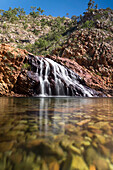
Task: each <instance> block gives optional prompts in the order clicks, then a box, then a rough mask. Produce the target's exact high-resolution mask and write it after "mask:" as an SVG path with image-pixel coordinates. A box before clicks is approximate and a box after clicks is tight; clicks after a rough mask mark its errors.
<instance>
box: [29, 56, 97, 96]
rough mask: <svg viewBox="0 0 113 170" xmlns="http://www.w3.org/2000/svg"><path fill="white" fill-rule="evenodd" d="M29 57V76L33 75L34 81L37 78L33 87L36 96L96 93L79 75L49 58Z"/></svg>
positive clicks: (87, 94) (89, 94) (91, 94)
mask: <svg viewBox="0 0 113 170" xmlns="http://www.w3.org/2000/svg"><path fill="white" fill-rule="evenodd" d="M29 58H30V59H29V63H30V64H31V66H32V67H31V71H29V77H30V78H33V77H35V81H36V80H37V79H38V80H37V86H35V88H34V94H35V95H36V96H37V95H38V96H84V97H92V96H96V95H97V94H96V93H95V91H94V90H92V89H91V88H89V87H87V86H86V85H85V82H84V81H83V80H82V79H81V78H80V76H78V75H77V74H76V73H74V72H73V71H72V70H70V69H68V68H67V67H65V66H62V65H60V64H58V63H57V62H55V61H53V60H51V59H50V58H42V57H38V56H36V57H34V56H33V57H32V56H29ZM31 72H32V74H31ZM32 75H33V77H32ZM94 93H95V94H94Z"/></svg>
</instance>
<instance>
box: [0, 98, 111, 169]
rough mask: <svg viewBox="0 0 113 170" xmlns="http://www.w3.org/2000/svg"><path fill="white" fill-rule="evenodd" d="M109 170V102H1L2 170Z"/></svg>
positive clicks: (42, 99)
mask: <svg viewBox="0 0 113 170" xmlns="http://www.w3.org/2000/svg"><path fill="white" fill-rule="evenodd" d="M75 169H77V170H88V169H89V170H113V98H63V97H62V98H3V97H2V98H0V170H75Z"/></svg>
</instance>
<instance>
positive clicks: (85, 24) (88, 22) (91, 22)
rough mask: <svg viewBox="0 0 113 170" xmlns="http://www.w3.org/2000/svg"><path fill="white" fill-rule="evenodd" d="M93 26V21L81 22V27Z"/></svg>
mask: <svg viewBox="0 0 113 170" xmlns="http://www.w3.org/2000/svg"><path fill="white" fill-rule="evenodd" d="M93 26H94V21H92V20H91V21H88V20H87V21H86V22H85V23H84V24H83V26H82V28H91V27H93Z"/></svg>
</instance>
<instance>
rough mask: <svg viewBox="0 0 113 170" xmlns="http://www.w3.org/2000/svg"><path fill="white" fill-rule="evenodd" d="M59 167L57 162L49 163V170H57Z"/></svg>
mask: <svg viewBox="0 0 113 170" xmlns="http://www.w3.org/2000/svg"><path fill="white" fill-rule="evenodd" d="M59 169H60V166H59V164H58V162H51V163H50V164H49V170H59Z"/></svg>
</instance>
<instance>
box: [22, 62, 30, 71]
mask: <svg viewBox="0 0 113 170" xmlns="http://www.w3.org/2000/svg"><path fill="white" fill-rule="evenodd" d="M22 68H23V69H25V70H30V69H31V65H30V64H28V63H25V64H23V66H22Z"/></svg>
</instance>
